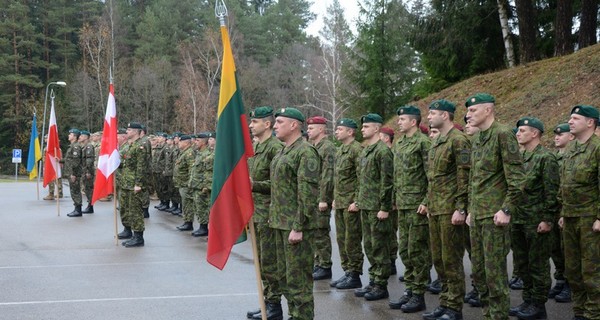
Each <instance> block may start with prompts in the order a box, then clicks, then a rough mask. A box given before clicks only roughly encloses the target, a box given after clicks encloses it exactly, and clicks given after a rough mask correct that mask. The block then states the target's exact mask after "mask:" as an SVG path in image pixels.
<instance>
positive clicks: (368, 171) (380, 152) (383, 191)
mask: <svg viewBox="0 0 600 320" xmlns="http://www.w3.org/2000/svg"><path fill="white" fill-rule="evenodd" d="M359 163H360V167H359V168H358V196H357V197H356V201H355V202H356V205H357V206H358V208H359V209H360V210H369V211H386V212H390V211H391V210H392V187H393V186H392V183H393V177H392V174H393V166H394V160H393V156H392V152H391V151H390V148H388V147H387V146H386V145H385V143H383V142H382V141H377V143H374V144H372V145H370V146H367V147H365V148H364V149H363V150H362V152H361V153H360V157H359Z"/></svg>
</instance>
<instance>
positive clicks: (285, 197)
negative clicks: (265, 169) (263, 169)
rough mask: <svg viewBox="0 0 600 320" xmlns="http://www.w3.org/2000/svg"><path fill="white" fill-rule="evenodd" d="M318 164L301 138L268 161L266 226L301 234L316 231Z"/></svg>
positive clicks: (316, 155)
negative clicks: (268, 205)
mask: <svg viewBox="0 0 600 320" xmlns="http://www.w3.org/2000/svg"><path fill="white" fill-rule="evenodd" d="M320 176H321V161H320V158H319V154H318V153H317V149H315V147H313V146H312V145H310V144H309V143H308V142H306V141H304V139H303V138H302V137H300V138H298V140H296V141H294V143H292V144H291V145H290V146H286V147H284V148H283V149H282V150H281V151H280V152H279V153H278V154H277V155H276V156H275V157H274V158H273V160H272V161H271V206H270V207H269V226H270V227H271V228H275V229H281V230H295V231H303V230H309V229H314V228H316V219H317V213H318V202H317V201H315V199H317V198H318V196H319V180H320Z"/></svg>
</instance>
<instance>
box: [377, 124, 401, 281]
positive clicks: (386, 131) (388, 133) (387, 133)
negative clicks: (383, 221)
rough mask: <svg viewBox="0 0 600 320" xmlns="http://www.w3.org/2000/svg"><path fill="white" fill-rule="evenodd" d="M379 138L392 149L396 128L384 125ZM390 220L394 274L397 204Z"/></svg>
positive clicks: (396, 271)
mask: <svg viewBox="0 0 600 320" xmlns="http://www.w3.org/2000/svg"><path fill="white" fill-rule="evenodd" d="M379 139H380V140H381V141H383V143H385V145H386V146H387V147H388V148H390V150H391V149H392V147H393V142H394V129H392V128H390V127H382V128H381V131H380V132H379ZM392 194H393V193H392ZM393 200H394V199H393V198H392V201H393ZM390 221H394V223H392V237H391V239H390V265H391V268H392V271H391V274H392V275H394V274H396V273H398V269H396V259H398V224H397V223H395V221H398V210H397V209H396V205H394V207H393V209H392V211H390ZM400 278H401V279H402V281H404V276H401V277H400Z"/></svg>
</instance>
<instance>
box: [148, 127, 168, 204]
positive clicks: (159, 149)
mask: <svg viewBox="0 0 600 320" xmlns="http://www.w3.org/2000/svg"><path fill="white" fill-rule="evenodd" d="M166 141H167V134H166V133H164V132H159V133H157V135H156V146H155V147H154V148H153V149H152V172H153V176H154V181H155V186H156V194H157V195H158V200H160V203H159V204H158V205H156V206H154V208H155V209H157V210H159V211H162V210H165V209H166V208H168V207H169V197H168V195H167V182H166V181H165V180H166V179H165V178H164V176H163V170H164V168H165V155H166V150H167V148H166Z"/></svg>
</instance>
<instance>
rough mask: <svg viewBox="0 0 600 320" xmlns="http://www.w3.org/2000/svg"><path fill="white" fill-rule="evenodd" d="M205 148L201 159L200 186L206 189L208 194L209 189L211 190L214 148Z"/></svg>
mask: <svg viewBox="0 0 600 320" xmlns="http://www.w3.org/2000/svg"><path fill="white" fill-rule="evenodd" d="M206 150H207V153H206V156H205V157H204V158H203V159H202V160H203V161H202V172H203V173H204V178H203V179H202V184H201V185H200V187H201V188H202V189H204V188H206V189H208V192H207V193H208V195H209V196H210V190H212V184H213V173H214V164H215V150H214V149H211V148H207V149H206Z"/></svg>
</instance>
